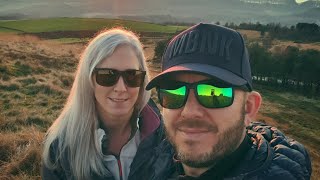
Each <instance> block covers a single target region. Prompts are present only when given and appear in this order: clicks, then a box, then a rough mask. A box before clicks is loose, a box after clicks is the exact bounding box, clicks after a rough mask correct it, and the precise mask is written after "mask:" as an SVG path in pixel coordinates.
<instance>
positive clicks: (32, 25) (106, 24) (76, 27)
mask: <svg viewBox="0 0 320 180" xmlns="http://www.w3.org/2000/svg"><path fill="white" fill-rule="evenodd" d="M119 26H123V27H126V28H128V29H130V30H133V31H136V32H155V33H175V32H177V31H180V30H182V29H185V28H186V27H184V26H171V25H170V26H167V25H160V24H153V23H147V22H138V21H129V20H120V19H102V18H90V19H89V18H50V19H35V20H17V21H0V32H25V33H40V32H55V31H85V30H92V31H95V30H101V29H104V28H110V27H119Z"/></svg>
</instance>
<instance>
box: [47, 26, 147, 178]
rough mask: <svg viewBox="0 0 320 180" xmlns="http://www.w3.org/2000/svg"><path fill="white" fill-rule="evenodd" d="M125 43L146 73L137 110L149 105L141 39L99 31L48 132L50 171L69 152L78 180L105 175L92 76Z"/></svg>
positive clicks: (118, 30)
mask: <svg viewBox="0 0 320 180" xmlns="http://www.w3.org/2000/svg"><path fill="white" fill-rule="evenodd" d="M124 44H126V45H129V46H130V47H132V48H133V49H134V51H135V52H136V55H137V57H138V60H139V63H140V68H141V70H145V71H147V74H146V77H145V81H144V83H143V86H142V87H140V91H139V98H138V100H137V103H136V104H135V109H136V110H137V111H138V112H140V111H141V110H142V108H143V107H144V106H145V105H146V104H147V102H148V100H149V98H150V92H149V91H146V90H145V86H146V85H147V83H148V82H149V74H148V69H147V65H146V62H145V56H144V54H143V47H142V44H141V43H140V41H139V39H138V36H137V35H135V34H134V33H133V32H131V31H127V30H124V29H121V28H113V29H110V30H106V31H102V32H100V33H99V34H98V35H97V36H96V37H94V38H93V39H92V40H91V41H90V42H89V43H88V45H87V47H86V48H85V50H84V52H83V53H82V55H81V59H80V61H79V65H78V68H77V72H76V76H75V79H74V82H73V85H72V88H71V91H70V94H69V97H68V99H67V102H66V104H65V106H64V108H63V110H62V112H61V114H60V116H59V117H58V118H57V119H56V120H55V121H54V123H53V124H52V126H51V127H50V128H49V129H48V132H47V135H46V140H45V142H44V149H43V161H44V163H45V165H46V166H47V167H48V168H51V169H54V168H56V166H57V165H56V162H58V161H59V158H61V157H62V156H63V155H64V154H65V153H67V154H68V156H67V157H68V159H67V161H68V162H69V164H70V170H71V172H72V175H73V176H75V178H76V179H90V173H92V172H94V173H96V174H98V175H105V174H106V172H107V171H106V169H105V166H104V165H103V162H102V153H101V150H99V149H100V147H99V143H98V142H97V140H96V137H95V136H96V134H95V130H96V129H97V128H98V127H99V122H98V116H97V111H96V107H95V98H94V90H93V82H92V73H93V70H94V68H95V67H96V66H97V65H98V64H99V63H100V62H101V61H102V60H104V59H106V58H107V57H109V56H111V55H112V53H113V52H114V50H115V49H116V48H117V47H118V46H120V45H124ZM54 142H58V145H57V149H56V150H55V153H57V154H56V156H55V159H54V162H52V159H50V146H51V145H52V143H54Z"/></svg>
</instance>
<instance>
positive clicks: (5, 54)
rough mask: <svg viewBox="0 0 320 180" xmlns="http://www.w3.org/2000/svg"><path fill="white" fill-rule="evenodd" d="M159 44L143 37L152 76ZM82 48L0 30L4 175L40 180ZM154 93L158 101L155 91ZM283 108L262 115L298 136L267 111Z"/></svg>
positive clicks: (317, 162) (266, 107)
mask: <svg viewBox="0 0 320 180" xmlns="http://www.w3.org/2000/svg"><path fill="white" fill-rule="evenodd" d="M241 33H244V34H246V35H247V38H249V39H250V40H257V39H259V37H260V33H259V32H256V31H243V32H241ZM155 42H156V40H149V39H145V40H144V43H145V48H144V50H145V54H146V57H147V61H148V65H149V66H150V74H151V77H153V76H155V75H156V74H158V73H159V67H160V65H159V64H154V63H153V62H152V60H153V55H154V52H153V49H154V46H155ZM276 44H281V43H276ZM303 46H304V45H303ZM82 48H83V44H65V43H63V44H61V43H59V42H55V41H49V40H41V39H39V38H37V37H33V36H17V35H12V34H9V35H8V34H0V109H1V110H0V179H8V180H9V179H19V180H20V179H25V180H27V179H40V172H39V168H40V160H41V159H40V157H41V146H42V141H43V138H44V134H45V132H46V130H47V128H48V127H49V126H50V124H51V123H52V121H53V120H54V119H55V118H56V117H57V116H58V114H59V113H60V111H61V108H62V107H63V104H64V103H65V99H66V97H67V95H68V93H69V89H70V86H71V84H72V81H73V75H74V71H75V69H76V65H77V61H78V58H79V55H80V53H81V50H82ZM282 96H288V95H286V94H284V95H282ZM152 97H153V98H154V99H155V100H156V97H155V91H154V90H153V92H152ZM283 98H286V97H283ZM300 100H301V101H305V102H307V101H310V100H308V99H300ZM309 103H317V101H315V102H309ZM283 108H286V107H285V105H283V104H281V103H275V102H273V101H268V100H266V101H264V104H263V107H262V109H261V112H262V113H260V114H259V116H258V119H259V120H262V121H265V122H266V123H268V124H270V125H272V126H276V127H278V128H279V129H281V130H283V131H285V132H286V133H288V134H289V135H292V136H293V137H295V136H294V135H295V132H294V131H292V130H291V131H290V128H291V126H290V124H289V123H286V122H284V123H279V122H278V121H276V120H275V119H274V118H273V117H272V116H268V115H266V114H278V113H281V112H282V111H283ZM303 143H305V145H306V147H307V148H308V149H309V151H310V154H311V156H312V159H313V171H314V173H313V179H317V178H319V177H320V172H319V169H320V167H319V166H320V157H319V152H318V150H317V149H316V148H314V146H313V145H312V144H310V143H309V142H307V141H306V142H303Z"/></svg>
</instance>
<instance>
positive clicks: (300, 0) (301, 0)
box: [296, 0, 308, 3]
mask: <svg viewBox="0 0 320 180" xmlns="http://www.w3.org/2000/svg"><path fill="white" fill-rule="evenodd" d="M306 1H308V0H296V2H297V3H303V2H306Z"/></svg>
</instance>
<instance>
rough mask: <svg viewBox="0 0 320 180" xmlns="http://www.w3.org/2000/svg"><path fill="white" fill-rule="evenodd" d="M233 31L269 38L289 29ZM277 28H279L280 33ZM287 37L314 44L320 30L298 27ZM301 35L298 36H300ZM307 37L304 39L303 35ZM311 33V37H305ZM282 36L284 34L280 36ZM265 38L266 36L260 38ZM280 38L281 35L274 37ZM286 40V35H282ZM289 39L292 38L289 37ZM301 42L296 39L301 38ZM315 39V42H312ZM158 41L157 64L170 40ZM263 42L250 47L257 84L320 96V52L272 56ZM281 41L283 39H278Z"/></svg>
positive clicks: (246, 25)
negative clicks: (247, 32)
mask: <svg viewBox="0 0 320 180" xmlns="http://www.w3.org/2000/svg"><path fill="white" fill-rule="evenodd" d="M226 25H227V26H228V27H230V28H234V29H249V30H257V31H258V30H260V31H261V30H262V29H264V30H266V31H268V33H269V35H272V34H276V33H275V32H280V31H281V32H285V31H286V30H285V29H287V27H286V28H285V27H281V26H280V25H275V24H273V25H270V24H269V25H261V24H259V23H256V24H250V23H242V24H240V25H239V26H235V25H234V24H226ZM276 27H278V28H279V29H278V30H275V29H277V28H276ZM289 29H290V30H288V32H290V33H288V34H292V37H291V38H293V34H295V33H296V35H295V36H294V38H295V41H304V42H305V41H309V40H310V41H311V40H312V41H314V40H315V39H317V38H320V34H319V35H318V37H315V36H314V35H313V34H311V35H310V33H311V32H313V33H314V34H316V33H319V26H317V25H316V26H315V25H314V24H307V23H298V24H297V25H296V26H295V27H294V28H293V27H290V28H289ZM297 32H299V33H297ZM302 32H305V33H304V36H303V33H302ZM306 32H308V33H306ZM280 34H281V33H280ZM261 35H262V37H263V36H264V34H261ZM276 36H277V38H279V37H280V36H281V35H274V37H276ZM283 36H285V35H283ZM287 36H288V37H290V36H289V35H287ZM300 36H301V39H297V37H300ZM311 37H312V38H311ZM169 39H170V38H169ZM169 39H167V40H162V41H159V42H158V43H157V44H156V47H155V60H160V59H161V56H162V54H163V52H164V50H165V47H166V45H167V43H168V40H169ZM265 39H270V37H268V38H262V45H261V43H259V42H249V43H248V44H247V48H248V52H249V54H250V61H251V66H252V75H253V81H254V83H257V84H266V85H268V87H270V88H274V89H279V90H289V91H294V92H298V93H301V94H303V95H306V96H308V97H315V96H318V97H319V96H320V51H318V50H313V49H307V50H300V49H299V48H297V47H294V46H288V47H286V49H285V50H283V51H275V52H271V51H270V50H269V49H270V46H266V45H265V42H264V40H265ZM279 39H281V38H279ZM318 41H320V39H319V40H318Z"/></svg>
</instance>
